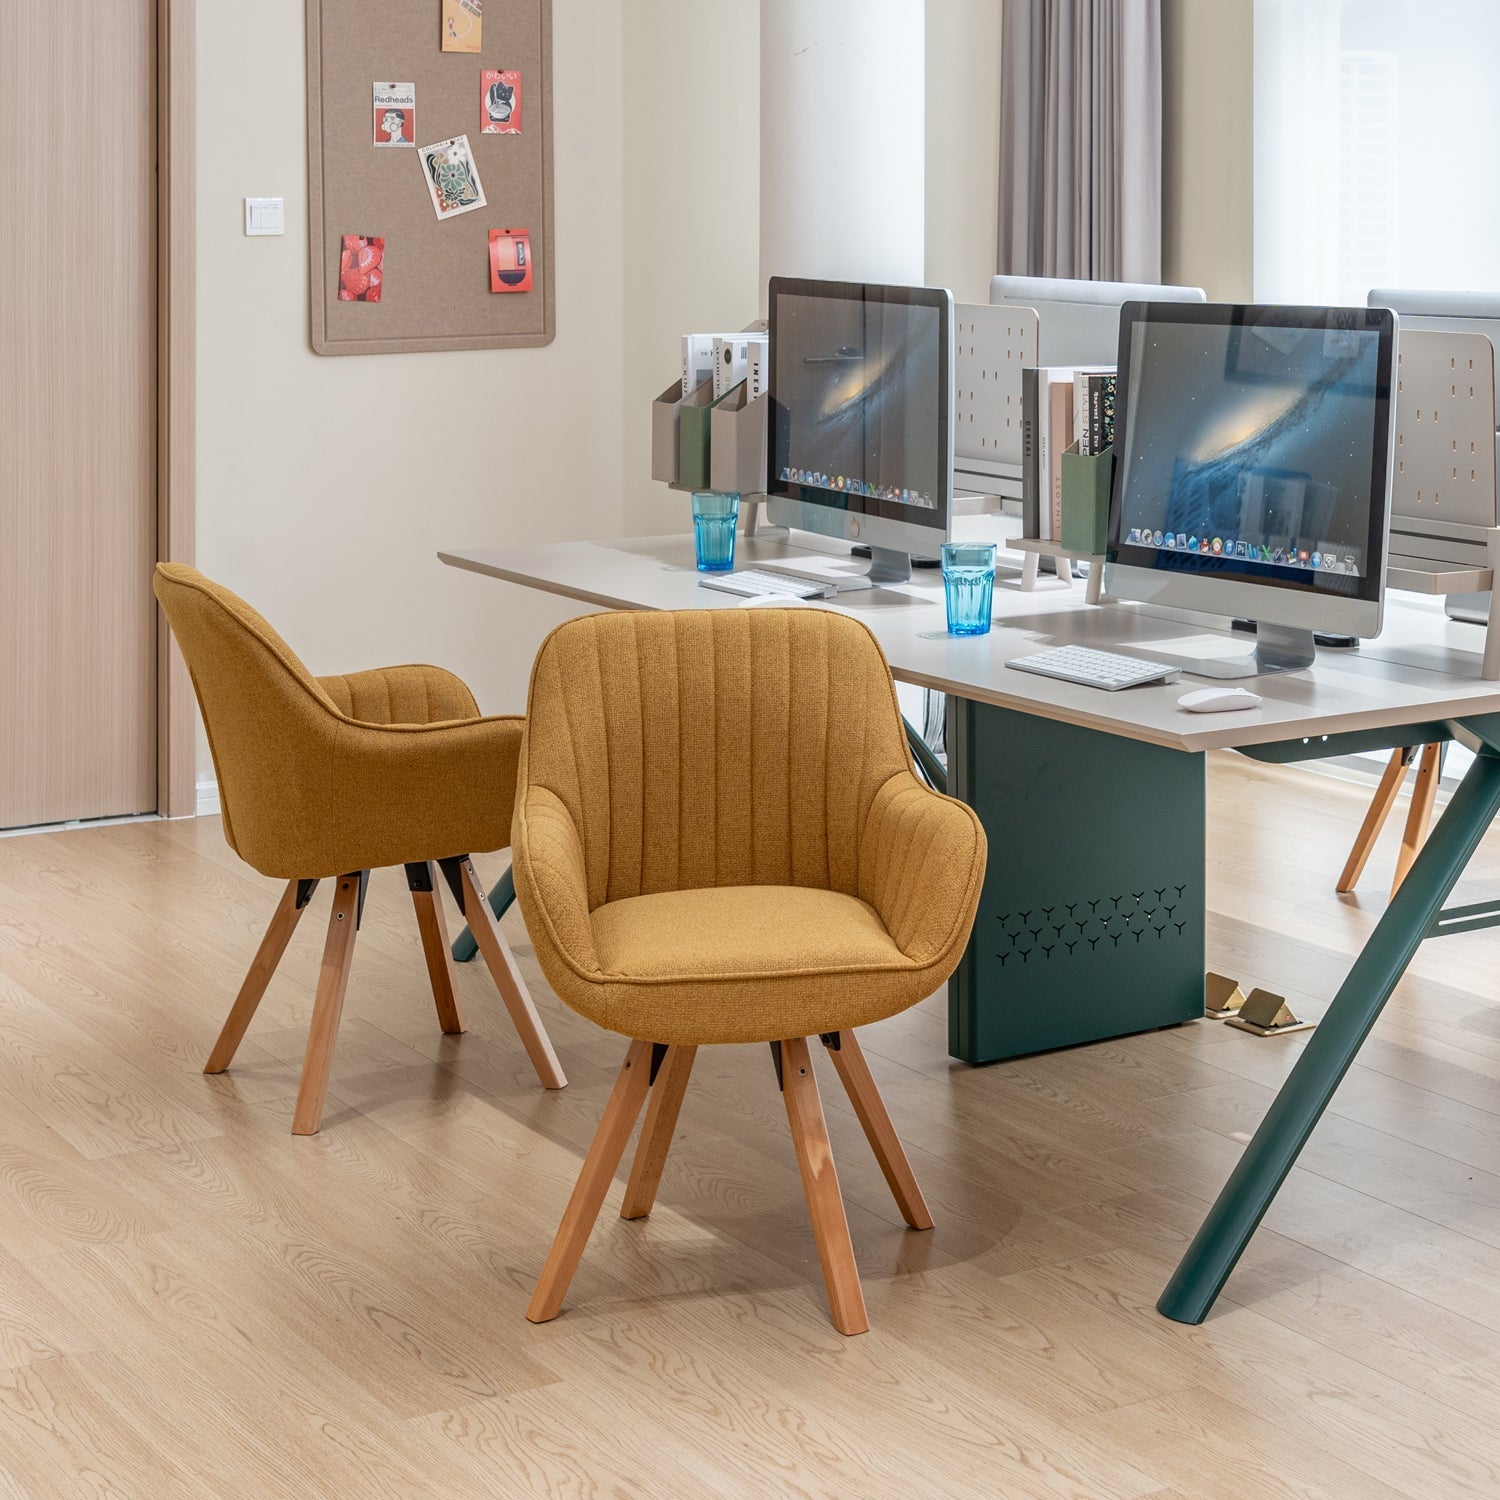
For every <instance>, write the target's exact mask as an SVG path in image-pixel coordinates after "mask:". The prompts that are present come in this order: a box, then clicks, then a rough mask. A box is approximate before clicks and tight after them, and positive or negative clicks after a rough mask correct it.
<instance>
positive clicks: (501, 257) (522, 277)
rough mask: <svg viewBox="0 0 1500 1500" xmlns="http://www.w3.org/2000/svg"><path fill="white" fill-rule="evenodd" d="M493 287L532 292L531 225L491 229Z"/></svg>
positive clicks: (491, 278)
mask: <svg viewBox="0 0 1500 1500" xmlns="http://www.w3.org/2000/svg"><path fill="white" fill-rule="evenodd" d="M490 290H491V291H492V292H529V291H530V290H531V231H530V230H529V229H492V230H490Z"/></svg>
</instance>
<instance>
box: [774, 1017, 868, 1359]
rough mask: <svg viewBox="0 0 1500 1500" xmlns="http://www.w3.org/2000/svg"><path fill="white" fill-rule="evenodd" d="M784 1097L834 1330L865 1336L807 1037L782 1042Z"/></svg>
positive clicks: (860, 1296)
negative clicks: (863, 1334)
mask: <svg viewBox="0 0 1500 1500" xmlns="http://www.w3.org/2000/svg"><path fill="white" fill-rule="evenodd" d="M781 1095H782V1098H783V1100H784V1101H785V1103H786V1117H787V1123H788V1124H789V1125H790V1126H791V1128H792V1142H793V1144H794V1145H795V1146H796V1148H797V1166H798V1167H799V1168H800V1169H801V1172H802V1191H803V1193H804V1194H805V1195H806V1197H807V1211H808V1214H809V1215H810V1216H811V1218H812V1227H813V1237H814V1238H815V1239H816V1240H817V1242H818V1259H819V1260H820V1261H821V1262H822V1265H823V1282H824V1285H825V1286H826V1287H827V1288H828V1303H829V1307H830V1308H831V1309H832V1312H833V1326H834V1327H835V1328H837V1329H838V1331H839V1332H840V1333H844V1334H850V1335H852V1334H856V1333H865V1332H867V1331H868V1329H869V1327H870V1319H869V1317H868V1315H867V1314H866V1312H865V1295H864V1291H863V1290H862V1289H861V1287H860V1284H859V1267H858V1266H857V1265H855V1263H854V1244H853V1241H852V1240H850V1238H849V1220H848V1219H847V1218H846V1217H845V1215H844V1199H843V1196H842V1195H841V1194H840V1192H839V1176H838V1172H837V1170H836V1169H835V1167H834V1165H833V1150H832V1148H831V1147H830V1146H829V1144H828V1125H827V1122H826V1121H825V1120H824V1118H823V1104H822V1101H821V1100H820V1099H819V1097H818V1082H817V1079H815V1078H814V1077H813V1070H812V1058H811V1056H810V1055H809V1054H808V1050H807V1038H806V1037H797V1038H795V1039H793V1040H790V1041H785V1042H782V1044H781Z"/></svg>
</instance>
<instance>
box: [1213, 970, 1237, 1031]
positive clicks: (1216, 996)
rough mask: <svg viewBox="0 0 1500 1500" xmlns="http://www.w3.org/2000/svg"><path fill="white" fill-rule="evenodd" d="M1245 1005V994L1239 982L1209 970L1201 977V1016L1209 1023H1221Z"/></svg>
mask: <svg viewBox="0 0 1500 1500" xmlns="http://www.w3.org/2000/svg"><path fill="white" fill-rule="evenodd" d="M1244 1003H1245V992H1244V991H1243V990H1242V989H1241V988H1240V986H1239V981H1238V980H1236V979H1228V978H1226V977H1225V976H1224V975H1223V974H1215V973H1213V971H1212V970H1210V971H1209V972H1208V973H1207V974H1205V975H1204V976H1203V1014H1204V1015H1205V1016H1207V1017H1208V1018H1209V1019H1210V1020H1211V1021H1223V1020H1225V1019H1226V1018H1227V1017H1229V1016H1232V1015H1234V1014H1235V1012H1236V1011H1238V1010H1239V1009H1240V1007H1241V1006H1242V1005H1244Z"/></svg>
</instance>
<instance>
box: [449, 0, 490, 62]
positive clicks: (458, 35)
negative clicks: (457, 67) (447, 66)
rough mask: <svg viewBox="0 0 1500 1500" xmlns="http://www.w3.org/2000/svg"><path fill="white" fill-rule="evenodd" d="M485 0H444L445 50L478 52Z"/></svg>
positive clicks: (482, 31)
mask: <svg viewBox="0 0 1500 1500" xmlns="http://www.w3.org/2000/svg"><path fill="white" fill-rule="evenodd" d="M483 33H484V0H443V51H444V52H478V51H479V39H480V37H481V36H482V35H483Z"/></svg>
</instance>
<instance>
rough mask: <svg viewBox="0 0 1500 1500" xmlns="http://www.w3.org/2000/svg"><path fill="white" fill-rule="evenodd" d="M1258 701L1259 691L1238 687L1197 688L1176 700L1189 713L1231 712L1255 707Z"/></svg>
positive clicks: (1179, 706)
mask: <svg viewBox="0 0 1500 1500" xmlns="http://www.w3.org/2000/svg"><path fill="white" fill-rule="evenodd" d="M1259 703H1260V694H1259V693H1252V692H1251V691H1250V690H1249V689H1248V688H1239V687H1211V688H1198V689H1196V690H1195V691H1194V692H1191V693H1184V694H1183V695H1182V697H1180V698H1179V699H1178V700H1177V706H1178V708H1185V709H1186V710H1187V711H1188V712H1189V713H1190V714H1226V713H1233V712H1234V710H1235V709H1245V708H1255V707H1256V706H1257V705H1258V704H1259Z"/></svg>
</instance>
